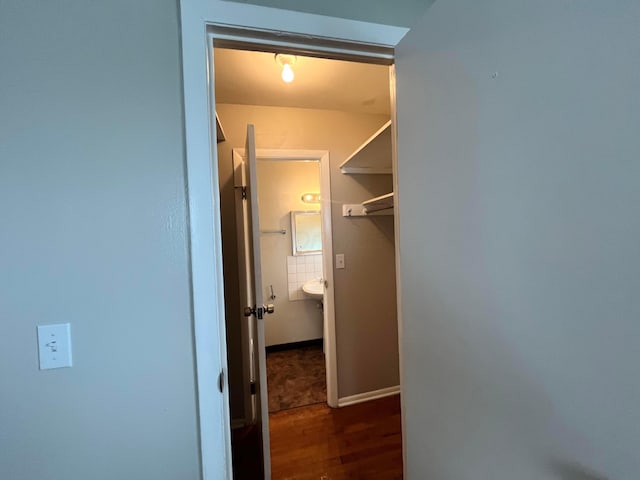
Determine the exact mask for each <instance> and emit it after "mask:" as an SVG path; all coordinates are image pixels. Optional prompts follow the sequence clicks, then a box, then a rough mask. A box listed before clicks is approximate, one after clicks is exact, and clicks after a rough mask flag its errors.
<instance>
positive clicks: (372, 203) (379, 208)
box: [342, 193, 394, 217]
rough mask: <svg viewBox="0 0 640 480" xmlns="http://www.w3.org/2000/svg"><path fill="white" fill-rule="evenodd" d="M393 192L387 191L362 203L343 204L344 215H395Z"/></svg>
mask: <svg viewBox="0 0 640 480" xmlns="http://www.w3.org/2000/svg"><path fill="white" fill-rule="evenodd" d="M393 200H394V195H393V193H387V194H386V195H381V196H379V197H375V198H372V199H370V200H367V201H366V202H362V203H345V204H344V205H342V216H343V217H372V216H378V215H393V213H394V208H393V204H394V202H393Z"/></svg>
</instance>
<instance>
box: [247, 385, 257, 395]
mask: <svg viewBox="0 0 640 480" xmlns="http://www.w3.org/2000/svg"><path fill="white" fill-rule="evenodd" d="M249 392H250V393H251V395H255V394H256V393H258V388H257V387H256V382H251V383H249Z"/></svg>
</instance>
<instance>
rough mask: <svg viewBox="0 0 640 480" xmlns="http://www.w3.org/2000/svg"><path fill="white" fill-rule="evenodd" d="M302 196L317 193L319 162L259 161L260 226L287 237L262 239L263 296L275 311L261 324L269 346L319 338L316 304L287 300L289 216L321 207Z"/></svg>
mask: <svg viewBox="0 0 640 480" xmlns="http://www.w3.org/2000/svg"><path fill="white" fill-rule="evenodd" d="M304 192H320V163H319V162H296V161H280V160H258V195H259V198H258V204H259V207H260V208H259V213H260V227H261V228H262V229H267V230H274V229H275V230H278V229H284V230H286V232H287V233H286V234H285V235H280V234H262V235H261V236H260V246H261V250H262V285H263V295H264V298H265V299H267V301H268V302H269V303H274V305H275V307H276V309H275V312H273V313H272V314H271V315H267V316H266V317H265V320H264V322H265V324H264V329H265V342H266V345H267V346H269V345H280V344H284V343H291V342H301V341H304V340H313V339H318V338H322V310H320V309H319V308H318V301H317V300H313V299H312V298H309V299H307V300H289V288H288V276H287V275H288V274H287V256H289V255H292V254H293V253H292V250H293V247H292V243H291V233H292V232H291V215H290V213H291V211H292V210H318V209H319V207H320V205H319V204H316V205H312V204H306V203H303V202H302V199H301V194H302V193H304ZM269 285H273V288H274V293H275V295H276V299H275V300H274V301H273V302H272V301H271V300H268V299H269V295H270V293H271V292H270V290H269Z"/></svg>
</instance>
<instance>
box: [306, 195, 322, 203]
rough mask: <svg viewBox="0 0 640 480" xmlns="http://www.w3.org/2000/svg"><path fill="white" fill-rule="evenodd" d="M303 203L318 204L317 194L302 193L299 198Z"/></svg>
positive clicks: (318, 197) (318, 196)
mask: <svg viewBox="0 0 640 480" xmlns="http://www.w3.org/2000/svg"><path fill="white" fill-rule="evenodd" d="M301 200H302V201H303V203H320V194H319V193H303V194H302V196H301Z"/></svg>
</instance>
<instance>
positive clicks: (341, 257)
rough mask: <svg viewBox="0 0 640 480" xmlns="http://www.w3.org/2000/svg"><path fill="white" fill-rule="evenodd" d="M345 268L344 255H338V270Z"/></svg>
mask: <svg viewBox="0 0 640 480" xmlns="http://www.w3.org/2000/svg"><path fill="white" fill-rule="evenodd" d="M341 268H344V253H337V254H336V269H341Z"/></svg>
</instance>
